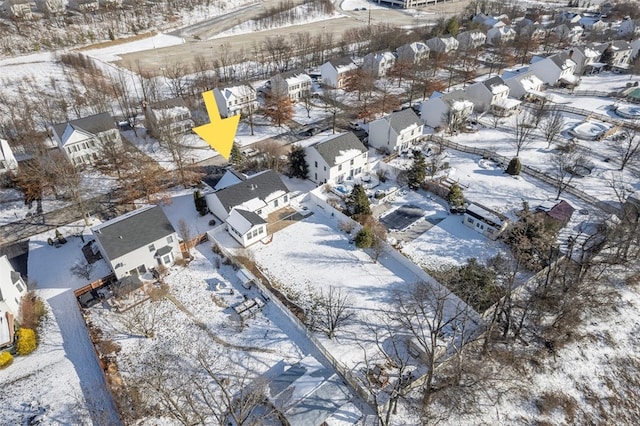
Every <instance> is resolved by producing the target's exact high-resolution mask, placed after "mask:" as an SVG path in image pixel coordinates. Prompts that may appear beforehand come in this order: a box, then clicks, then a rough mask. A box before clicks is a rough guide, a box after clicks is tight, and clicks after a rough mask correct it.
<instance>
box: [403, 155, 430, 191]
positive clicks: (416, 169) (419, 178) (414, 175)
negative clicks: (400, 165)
mask: <svg viewBox="0 0 640 426" xmlns="http://www.w3.org/2000/svg"><path fill="white" fill-rule="evenodd" d="M426 177H427V163H426V162H425V161H424V156H423V155H422V152H420V151H417V150H416V151H414V152H413V164H412V165H411V168H410V169H409V171H408V172H407V180H408V182H407V183H408V185H409V188H411V189H414V190H415V189H418V188H420V185H422V183H423V182H424V180H425V178H426Z"/></svg>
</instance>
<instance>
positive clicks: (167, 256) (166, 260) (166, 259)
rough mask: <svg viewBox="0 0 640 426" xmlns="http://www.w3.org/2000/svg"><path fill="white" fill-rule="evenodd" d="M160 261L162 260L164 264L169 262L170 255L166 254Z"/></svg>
mask: <svg viewBox="0 0 640 426" xmlns="http://www.w3.org/2000/svg"><path fill="white" fill-rule="evenodd" d="M162 261H163V262H164V264H165V265H167V264H169V263H171V255H170V254H168V255H166V256H165V257H163V258H162Z"/></svg>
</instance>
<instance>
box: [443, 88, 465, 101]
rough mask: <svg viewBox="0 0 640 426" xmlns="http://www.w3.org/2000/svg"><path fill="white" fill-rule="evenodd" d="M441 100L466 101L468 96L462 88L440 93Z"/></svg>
mask: <svg viewBox="0 0 640 426" xmlns="http://www.w3.org/2000/svg"><path fill="white" fill-rule="evenodd" d="M442 100H443V101H468V100H469V98H468V97H467V94H466V92H465V91H464V90H454V91H453V92H449V93H445V94H444V95H442Z"/></svg>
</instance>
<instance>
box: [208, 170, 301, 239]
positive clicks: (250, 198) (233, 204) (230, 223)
mask: <svg viewBox="0 0 640 426" xmlns="http://www.w3.org/2000/svg"><path fill="white" fill-rule="evenodd" d="M225 176H227V177H226V183H225V184H224V185H222V188H221V189H219V190H217V191H215V192H212V193H209V194H206V195H205V200H206V202H207V207H208V208H209V210H210V211H211V212H212V213H213V214H214V215H215V216H216V217H217V218H218V219H219V220H221V221H223V222H225V223H226V227H227V231H228V232H229V234H230V235H231V236H232V237H233V238H235V239H236V240H237V241H238V242H239V243H240V244H242V245H243V246H245V247H246V246H247V245H250V244H252V243H254V242H256V241H259V240H260V239H263V238H264V237H266V236H267V227H266V225H267V222H266V219H267V217H268V215H269V214H270V213H272V212H275V211H277V210H280V209H282V208H284V207H287V206H289V204H290V198H289V197H290V195H289V190H288V189H287V187H286V185H285V184H284V183H283V182H282V179H281V178H280V175H278V173H276V172H275V171H273V170H266V171H264V172H260V173H256V174H255V175H251V176H248V177H244V176H243V175H240V174H238V173H233V174H229V173H226V174H225ZM223 179H225V177H224V176H223ZM221 181H222V179H221Z"/></svg>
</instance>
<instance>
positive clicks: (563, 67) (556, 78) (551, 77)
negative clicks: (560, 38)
mask: <svg viewBox="0 0 640 426" xmlns="http://www.w3.org/2000/svg"><path fill="white" fill-rule="evenodd" d="M529 70H530V71H531V72H532V73H534V74H535V75H536V76H537V77H538V78H539V79H540V80H542V81H543V82H544V83H545V84H548V85H549V86H562V85H565V86H566V85H568V86H572V85H576V84H578V81H579V80H578V78H577V77H576V76H575V70H576V63H575V61H574V60H573V59H571V58H570V57H569V53H568V52H559V53H555V54H553V55H551V56H547V57H546V58H540V57H533V58H532V59H531V65H530V66H529Z"/></svg>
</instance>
